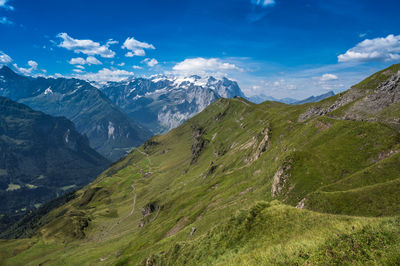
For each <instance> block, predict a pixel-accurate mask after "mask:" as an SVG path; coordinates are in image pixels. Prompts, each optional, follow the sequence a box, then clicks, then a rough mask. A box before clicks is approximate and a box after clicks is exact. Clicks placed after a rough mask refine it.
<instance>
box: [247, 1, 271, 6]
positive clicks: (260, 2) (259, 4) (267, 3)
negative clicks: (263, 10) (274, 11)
mask: <svg viewBox="0 0 400 266" xmlns="http://www.w3.org/2000/svg"><path fill="white" fill-rule="evenodd" d="M251 3H252V4H254V5H258V6H263V7H265V6H273V5H275V0H251Z"/></svg>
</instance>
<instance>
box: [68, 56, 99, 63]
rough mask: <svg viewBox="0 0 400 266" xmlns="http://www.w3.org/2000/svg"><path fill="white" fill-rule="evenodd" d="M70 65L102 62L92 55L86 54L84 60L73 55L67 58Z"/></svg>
mask: <svg viewBox="0 0 400 266" xmlns="http://www.w3.org/2000/svg"><path fill="white" fill-rule="evenodd" d="M69 63H70V64H71V65H86V64H88V65H101V64H102V63H101V62H100V61H99V60H97V58H96V57H94V56H88V57H87V58H86V60H85V59H84V58H82V57H75V58H72V59H71V60H69Z"/></svg>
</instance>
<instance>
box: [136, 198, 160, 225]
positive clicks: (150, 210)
mask: <svg viewBox="0 0 400 266" xmlns="http://www.w3.org/2000/svg"><path fill="white" fill-rule="evenodd" d="M160 209H161V206H159V205H157V204H156V203H154V202H152V203H149V204H147V205H146V206H144V207H143V208H142V219H141V220H140V222H139V227H143V226H144V225H145V224H147V223H151V222H152V221H154V220H155V219H156V218H157V216H158V213H159V211H160ZM154 213H155V215H154V217H152V214H154Z"/></svg>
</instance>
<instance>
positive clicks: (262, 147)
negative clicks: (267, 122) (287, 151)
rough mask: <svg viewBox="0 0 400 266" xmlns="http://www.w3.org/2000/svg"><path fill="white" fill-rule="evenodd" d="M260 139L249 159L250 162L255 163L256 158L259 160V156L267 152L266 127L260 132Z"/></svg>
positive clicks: (267, 133) (267, 136)
mask: <svg viewBox="0 0 400 266" xmlns="http://www.w3.org/2000/svg"><path fill="white" fill-rule="evenodd" d="M261 135H262V139H261V141H260V143H259V144H258V147H257V150H256V152H255V154H254V156H253V158H252V159H251V161H256V160H257V159H258V158H260V156H261V154H262V153H263V152H265V151H266V150H267V147H268V145H269V129H268V127H266V128H264V130H263V131H262V132H261Z"/></svg>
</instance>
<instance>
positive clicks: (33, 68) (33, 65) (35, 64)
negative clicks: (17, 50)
mask: <svg viewBox="0 0 400 266" xmlns="http://www.w3.org/2000/svg"><path fill="white" fill-rule="evenodd" d="M28 65H29V66H30V67H31V68H32V70H37V68H38V63H36V62H35V61H33V60H29V61H28Z"/></svg>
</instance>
